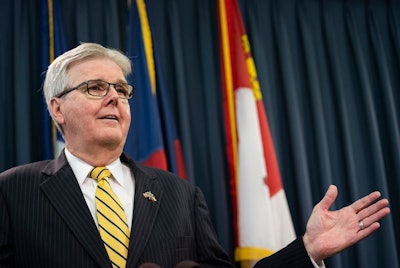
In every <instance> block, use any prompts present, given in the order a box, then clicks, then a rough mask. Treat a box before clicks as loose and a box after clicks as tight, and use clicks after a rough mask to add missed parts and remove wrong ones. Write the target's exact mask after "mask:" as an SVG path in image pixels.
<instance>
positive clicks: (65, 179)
mask: <svg viewBox="0 0 400 268" xmlns="http://www.w3.org/2000/svg"><path fill="white" fill-rule="evenodd" d="M52 164H54V165H49V166H48V167H46V169H45V170H44V173H48V175H50V177H49V178H48V179H47V180H45V181H44V182H43V183H42V184H41V189H42V191H43V192H44V193H45V195H46V196H47V197H48V199H49V201H50V202H51V203H52V205H53V206H54V208H55V209H56V210H57V211H58V213H59V214H60V215H61V217H62V218H63V219H64V221H65V223H66V224H67V225H68V227H69V228H70V230H71V231H72V232H73V233H74V234H75V236H76V238H77V239H78V240H79V241H80V243H81V244H82V246H83V247H84V248H85V249H86V251H87V252H88V253H89V255H91V256H92V257H93V259H94V260H95V261H96V262H97V263H98V264H99V266H100V267H111V266H110V265H111V264H110V261H109V259H108V255H107V252H106V250H105V248H104V245H103V241H102V240H101V238H100V235H99V232H98V230H97V228H96V224H95V223H94V220H93V218H92V215H91V214H90V211H89V208H88V207H87V205H86V201H85V199H84V197H83V194H82V191H81V189H80V187H79V185H78V182H77V180H76V178H75V175H74V174H73V172H72V169H71V167H70V166H69V165H68V163H67V161H66V159H65V155H64V154H63V153H62V154H61V156H60V157H59V158H58V159H57V160H56V161H53V162H52ZM60 167H61V168H60Z"/></svg>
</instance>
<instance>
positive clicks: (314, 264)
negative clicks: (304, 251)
mask: <svg viewBox="0 0 400 268" xmlns="http://www.w3.org/2000/svg"><path fill="white" fill-rule="evenodd" d="M309 257H310V256H309ZM310 260H311V262H312V264H313V266H314V268H326V266H325V263H324V261H322V265H321V266H319V265H318V264H317V263H316V262H315V261H314V260H313V258H311V257H310Z"/></svg>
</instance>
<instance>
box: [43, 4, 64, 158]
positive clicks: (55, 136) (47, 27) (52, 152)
mask: <svg viewBox="0 0 400 268" xmlns="http://www.w3.org/2000/svg"><path fill="white" fill-rule="evenodd" d="M41 26H42V28H41V29H42V32H41V35H42V41H41V42H42V45H41V47H42V70H43V71H46V70H47V67H48V66H49V65H50V64H51V63H52V62H53V60H54V59H55V58H56V57H58V56H59V55H61V54H62V53H64V52H65V51H66V50H67V41H66V38H65V34H64V27H63V22H62V16H61V12H60V7H59V4H58V0H42V1H41ZM42 128H43V140H42V144H43V158H44V159H51V158H54V157H56V156H58V155H59V154H60V152H61V150H62V148H64V140H63V138H62V136H61V134H60V133H59V132H58V131H57V128H56V126H55V125H54V122H53V120H52V119H51V117H50V115H49V112H48V110H47V105H46V103H45V101H44V100H43V104H42Z"/></svg>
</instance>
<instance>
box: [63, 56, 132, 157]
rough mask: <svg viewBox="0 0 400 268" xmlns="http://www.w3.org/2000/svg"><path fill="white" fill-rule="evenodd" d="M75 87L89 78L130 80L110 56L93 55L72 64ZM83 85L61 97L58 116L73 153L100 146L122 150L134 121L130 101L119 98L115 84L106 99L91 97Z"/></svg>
mask: <svg viewBox="0 0 400 268" xmlns="http://www.w3.org/2000/svg"><path fill="white" fill-rule="evenodd" d="M68 75H69V78H70V81H71V84H72V86H76V85H79V84H80V83H82V82H84V81H87V80H103V81H106V82H110V83H118V82H126V80H125V77H124V75H123V73H122V70H121V68H120V67H119V66H118V65H117V64H116V63H114V62H113V61H111V60H109V59H107V58H93V59H89V60H85V61H80V62H77V63H74V64H72V65H71V66H70V67H69V69H68ZM84 89H85V87H84V86H83V87H81V88H79V89H77V90H74V91H71V92H70V93H68V94H66V95H65V96H64V97H63V98H60V99H59V100H58V102H57V103H58V104H59V115H58V116H57V117H56V118H55V119H56V120H57V122H58V123H59V124H60V125H61V127H62V128H63V131H64V138H65V141H66V146H67V148H68V149H69V150H70V151H71V152H79V151H82V150H84V152H86V153H87V152H90V151H93V150H97V149H99V148H103V149H109V150H120V151H121V152H122V149H123V146H124V144H125V140H126V136H127V134H128V130H129V125H130V121H131V115H130V107H129V102H128V100H126V99H121V98H119V97H118V94H117V92H116V91H115V88H114V86H113V85H111V86H110V90H109V92H108V94H107V95H106V96H105V97H103V98H98V97H93V96H90V95H89V94H88V93H87V92H86V91H85V90H84Z"/></svg>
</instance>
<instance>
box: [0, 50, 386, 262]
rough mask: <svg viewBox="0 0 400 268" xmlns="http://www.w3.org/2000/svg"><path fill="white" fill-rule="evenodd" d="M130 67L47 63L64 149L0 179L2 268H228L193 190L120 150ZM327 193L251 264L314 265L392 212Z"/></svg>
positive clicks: (84, 56) (84, 53) (106, 54)
mask: <svg viewBox="0 0 400 268" xmlns="http://www.w3.org/2000/svg"><path fill="white" fill-rule="evenodd" d="M130 72H131V65H130V61H129V59H128V58H127V57H126V56H124V55H123V54H122V53H120V52H119V51H116V50H112V49H106V48H104V47H102V46H100V45H97V44H91V43H85V44H81V45H79V46H78V47H76V48H75V49H72V50H70V51H68V52H66V53H64V54H63V55H61V56H60V57H58V58H57V59H56V60H55V61H54V62H53V63H52V64H51V65H50V66H49V68H48V71H47V74H46V79H45V82H44V93H45V98H46V103H47V106H48V110H49V112H50V115H51V116H52V118H53V120H54V122H55V124H56V125H57V127H58V129H59V131H60V132H61V133H62V135H63V137H64V139H65V149H64V151H63V152H62V153H61V154H60V156H59V157H58V158H57V159H55V160H47V161H41V162H37V163H32V164H28V165H24V166H19V167H15V168H12V169H10V170H8V171H5V172H3V173H2V174H0V267H125V266H126V267H138V266H139V265H141V264H144V263H155V264H158V265H160V266H161V267H174V266H175V265H176V264H177V263H179V262H181V261H184V260H193V261H196V262H198V263H200V264H201V265H202V266H204V267H233V264H232V263H230V261H229V259H228V256H227V255H226V253H225V252H224V251H223V249H222V248H221V246H220V245H219V243H218V242H217V239H216V235H215V233H214V230H213V227H212V224H211V221H210V218H209V215H208V210H207V206H206V202H205V200H204V197H203V194H202V193H201V191H200V189H199V188H198V187H195V186H193V185H191V184H190V183H188V182H186V181H184V180H181V179H179V178H177V177H176V176H175V175H173V174H171V173H169V172H165V171H162V170H158V169H154V168H150V167H145V166H142V165H139V164H137V163H136V162H134V161H133V160H132V159H131V158H129V157H128V156H127V155H125V154H124V153H123V147H124V144H125V140H126V137H127V133H128V129H129V125H130V119H131V117H130V108H129V102H128V100H129V99H130V98H131V97H132V96H133V93H134V92H133V91H134V88H133V86H131V85H129V84H127V82H126V77H127V75H128V74H129V73H130ZM103 175H105V176H103ZM336 195H337V190H336V187H334V186H331V187H330V188H329V189H328V192H327V194H326V195H325V197H324V198H323V199H322V201H321V202H320V203H319V204H317V205H316V206H315V208H314V210H313V213H312V215H311V217H310V219H309V222H308V224H307V230H306V233H305V234H304V236H303V237H300V238H298V239H297V240H295V241H294V242H293V243H291V244H290V245H289V246H288V247H286V248H285V249H283V250H281V251H279V252H278V253H276V254H274V255H273V256H271V257H269V258H266V259H263V260H261V261H260V262H259V263H257V264H256V267H274V266H275V265H277V266H278V265H280V266H281V267H313V265H314V266H316V265H320V264H323V259H324V258H326V257H329V256H331V255H333V254H335V253H337V252H340V251H341V250H343V249H345V248H347V247H348V246H351V245H353V244H354V243H357V242H358V241H360V240H361V239H363V238H365V237H366V236H368V235H370V234H371V233H372V232H374V231H375V230H376V229H377V228H378V227H379V223H378V221H379V220H380V219H382V218H383V217H384V216H386V215H387V214H389V208H388V207H387V205H388V201H387V200H386V199H381V200H379V201H377V202H375V201H376V200H377V199H378V198H379V193H378V192H374V193H372V194H370V195H368V196H366V197H364V198H362V199H360V200H358V201H356V202H355V203H353V204H352V205H351V206H348V207H345V208H343V209H341V210H339V211H328V209H329V207H330V206H331V205H332V203H333V202H334V200H335V198H336ZM103 198H104V199H103ZM106 199H107V201H106ZM104 209H106V210H107V212H104ZM112 217H114V218H112ZM110 228H113V229H112V231H110ZM265 228H267V226H266V227H265ZM333 238H334V239H333ZM312 262H314V264H313V263H312Z"/></svg>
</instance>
